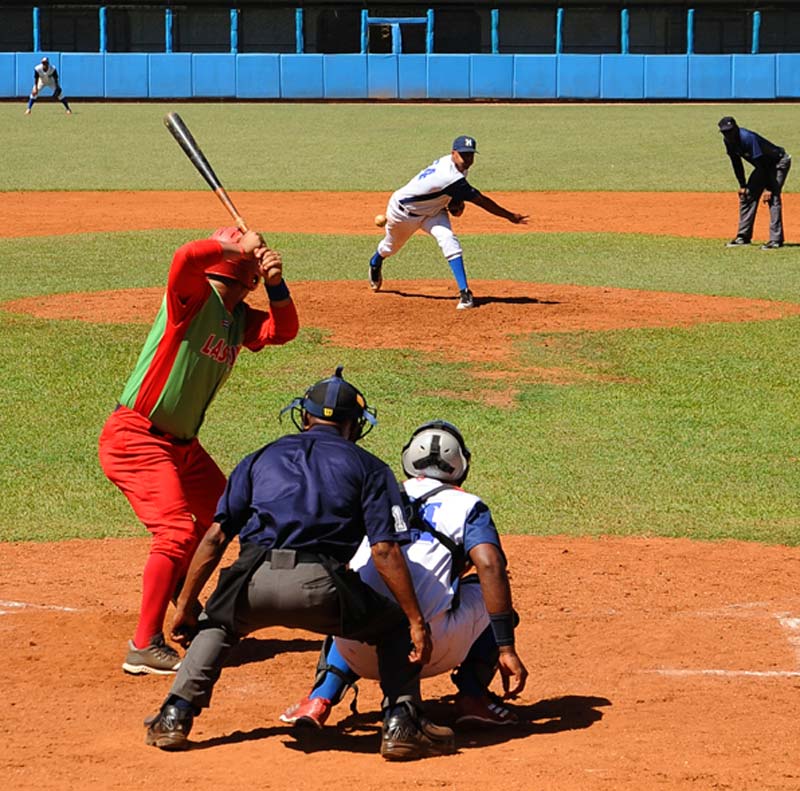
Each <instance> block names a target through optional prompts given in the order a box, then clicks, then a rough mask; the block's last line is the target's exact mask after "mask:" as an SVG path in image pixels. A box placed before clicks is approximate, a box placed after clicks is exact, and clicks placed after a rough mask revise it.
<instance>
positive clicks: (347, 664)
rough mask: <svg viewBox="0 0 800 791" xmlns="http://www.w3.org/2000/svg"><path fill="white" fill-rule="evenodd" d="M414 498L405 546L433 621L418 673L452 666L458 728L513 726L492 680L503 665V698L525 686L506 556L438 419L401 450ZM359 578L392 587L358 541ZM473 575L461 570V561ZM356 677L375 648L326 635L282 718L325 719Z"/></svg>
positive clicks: (374, 669) (374, 666)
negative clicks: (308, 679)
mask: <svg viewBox="0 0 800 791" xmlns="http://www.w3.org/2000/svg"><path fill="white" fill-rule="evenodd" d="M401 458H402V464H403V471H404V472H405V473H406V475H408V476H409V479H408V480H407V481H406V482H405V484H404V487H405V492H406V496H407V497H408V498H409V500H410V510H409V513H410V518H409V519H408V522H409V525H410V527H411V530H410V533H411V539H412V540H411V542H410V543H408V544H406V545H404V546H403V553H404V554H405V556H406V561H407V563H408V568H409V571H410V572H411V579H412V582H413V584H414V588H415V590H416V593H417V598H418V600H419V604H420V607H421V608H422V614H423V616H424V617H425V620H426V621H427V622H428V623H429V624H430V627H431V637H432V640H433V653H432V654H431V659H430V661H429V662H428V663H427V664H426V665H425V666H424V667H423V668H422V673H421V677H422V678H425V677H428V676H435V675H438V674H440V673H445V672H447V671H449V670H452V669H453V668H457V669H456V670H455V672H454V673H453V676H452V677H453V681H454V683H455V685H456V687H457V688H458V694H457V695H456V698H455V708H456V717H455V724H456V726H458V727H461V728H463V727H470V726H479V727H498V726H499V727H502V726H505V725H513V724H515V723H516V722H517V721H518V720H517V717H516V715H515V714H514V713H513V712H512V711H511V710H510V709H509V708H508V707H507V706H505V705H504V704H503V702H502V701H501V700H500V699H499V698H498V697H497V696H495V695H493V694H492V693H490V692H489V684H490V683H491V681H492V678H493V677H494V675H495V672H496V670H498V669H499V671H500V676H501V678H502V682H503V691H504V693H505V694H504V697H506V698H514V697H516V696H517V695H518V694H519V693H520V692H522V690H523V688H524V687H525V681H526V679H527V676H528V671H527V669H526V668H525V665H524V664H523V663H522V660H521V659H520V658H519V656H518V654H517V652H516V649H515V647H514V628H515V625H516V621H517V618H516V615H515V613H514V608H513V606H512V603H511V586H510V584H509V579H508V574H507V572H506V559H505V555H504V554H503V549H502V547H501V545H500V536H499V535H498V533H497V529H496V528H495V525H494V521H493V519H492V515H491V512H490V511H489V508H488V507H487V506H486V504H485V503H484V502H483V501H482V500H481V499H480V498H479V497H476V496H475V495H474V494H470V493H468V492H466V491H464V490H463V489H462V488H461V485H462V484H463V483H464V480H465V479H466V477H467V474H468V473H469V464H470V458H471V454H470V451H469V449H468V448H467V445H466V444H465V442H464V438H463V436H462V435H461V432H460V431H459V430H458V429H457V428H456V427H455V426H454V425H453V424H452V423H448V422H447V421H444V420H434V421H430V422H428V423H423V424H422V425H421V426H419V427H418V428H416V429H415V430H414V432H413V433H412V435H411V438H410V439H409V440H408V442H407V443H406V445H405V447H404V448H403V452H402V457H401ZM350 567H351V568H353V569H355V570H356V571H358V573H359V575H360V576H361V579H362V580H363V581H364V582H366V583H367V584H368V585H370V586H371V587H373V588H375V590H377V591H378V592H379V593H381V594H383V595H384V596H386V595H390V594H389V591H388V590H387V588H386V586H385V585H384V584H382V581H381V579H380V577H379V575H378V573H377V572H376V569H375V565H374V563H373V561H372V560H371V559H370V556H369V547H368V546H367V545H366V544H365V543H362V545H361V547H360V548H359V551H358V552H357V553H356V554H355V556H354V557H353V558H352V559H351V561H350ZM467 567H472V568H473V569H474V570H475V572H476V573H475V574H469V575H467V576H463V575H462V572H463V571H464V569H465V568H467ZM359 676H363V677H365V678H378V658H377V655H376V653H375V649H374V648H373V647H372V646H370V645H367V644H366V643H363V642H358V641H356V640H348V639H343V638H341V637H337V638H336V639H335V640H334V639H332V638H328V639H327V640H326V641H325V643H324V644H323V648H322V654H321V656H320V661H319V664H318V668H317V678H316V680H315V682H314V688H313V689H312V690H311V692H310V693H309V694H308V695H307V696H306V697H304V698H303V699H302V700H301V701H300V702H299V703H295V704H294V705H293V706H290V707H289V708H288V709H287V710H286V711H285V712H284V713H283V714H282V715H281V720H282V721H283V722H287V723H290V724H293V725H312V726H314V727H317V728H321V727H322V726H323V724H324V723H325V721H326V720H327V718H328V716H329V714H330V711H331V707H332V706H333V705H335V704H336V703H338V702H339V701H340V700H341V699H342V696H343V695H344V693H345V691H346V688H347V686H348V685H352V684H353V683H354V682H355V681H356V680H357V679H358V678H359Z"/></svg>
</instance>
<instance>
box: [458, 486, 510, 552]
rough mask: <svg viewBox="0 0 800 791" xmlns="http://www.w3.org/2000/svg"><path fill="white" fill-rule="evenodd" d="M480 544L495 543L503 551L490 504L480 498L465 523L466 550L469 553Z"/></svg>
mask: <svg viewBox="0 0 800 791" xmlns="http://www.w3.org/2000/svg"><path fill="white" fill-rule="evenodd" d="M478 544H494V545H495V546H496V547H497V548H498V549H499V550H500V552H501V553H502V552H503V548H502V547H501V546H500V536H499V535H498V534H497V528H496V527H495V525H494V520H493V519H492V513H491V511H490V510H489V506H487V505H486V503H484V502H481V501H480V500H479V501H478V502H477V503H475V505H474V506H473V508H472V510H471V511H470V512H469V515H468V516H467V521H466V522H465V524H464V550H465V551H466V553H467V554H469V553H470V552H471V551H472V549H473V548H474V547H476V546H478ZM503 559H505V554H503Z"/></svg>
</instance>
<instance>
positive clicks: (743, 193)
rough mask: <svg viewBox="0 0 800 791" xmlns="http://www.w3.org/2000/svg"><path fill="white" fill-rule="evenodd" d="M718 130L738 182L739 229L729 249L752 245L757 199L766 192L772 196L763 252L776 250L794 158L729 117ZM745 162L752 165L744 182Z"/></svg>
mask: <svg viewBox="0 0 800 791" xmlns="http://www.w3.org/2000/svg"><path fill="white" fill-rule="evenodd" d="M718 126H719V131H720V132H721V133H722V136H723V139H724V141H725V151H726V152H727V154H728V156H729V157H730V160H731V165H733V172H734V175H735V176H736V180H737V181H738V182H739V230H738V231H737V232H736V238H735V239H733V240H732V241H731V242H729V243H728V247H739V246H742V245H748V244H750V241H751V239H752V237H753V226H754V225H755V221H756V211H757V210H758V199H759V198H760V197H761V194H762V193H763V192H764V190H767V192H768V193H769V199H768V201H767V202H768V203H769V241H768V242H767V243H766V244H765V245H763V247H762V250H774V249H777V248H778V247H782V246H783V241H784V238H783V203H782V200H781V193H782V192H783V184H784V182H785V181H786V177H787V176H788V175H789V169H790V168H791V166H792V158H791V157H790V156H789V154H787V153H786V151H785V150H784V149H783V148H781V147H780V146H776V145H775V144H774V143H770V141H769V140H767V139H766V138H764V137H761V135H759V134H756V133H755V132H752V131H750V130H749V129H744V128H743V127H740V126H738V125H737V123H736V119H735V118H732V117H731V116H729V115H726V116H725V117H724V118H722V119H720V121H719V124H718ZM743 159H744V160H746V161H747V162H749V163H750V164H751V165H752V166H753V171H752V172H751V173H750V178H749V179H747V180H745V174H744V165H742V160H743Z"/></svg>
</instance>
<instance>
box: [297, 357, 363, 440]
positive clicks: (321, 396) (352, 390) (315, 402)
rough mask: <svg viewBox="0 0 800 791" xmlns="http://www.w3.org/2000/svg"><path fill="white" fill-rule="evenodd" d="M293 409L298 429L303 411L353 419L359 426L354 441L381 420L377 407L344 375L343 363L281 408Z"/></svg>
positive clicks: (325, 417)
mask: <svg viewBox="0 0 800 791" xmlns="http://www.w3.org/2000/svg"><path fill="white" fill-rule="evenodd" d="M284 412H291V415H292V422H293V423H294V425H295V426H296V427H297V429H298V431H303V413H305V412H307V413H308V414H309V415H313V416H314V417H318V418H320V419H321V420H330V421H331V422H333V423H344V422H345V421H346V420H352V421H353V423H354V424H355V426H356V432H355V436H354V437H353V442H358V440H360V439H362V438H363V437H366V436H367V434H369V432H370V431H372V429H373V428H374V427H375V426H376V425H377V424H378V419H377V417H376V415H377V411H376V410H375V409H373V408H372V407H369V406H367V401H366V399H365V398H364V396H363V395H362V394H361V391H360V390H358V388H356V387H354V386H353V385H351V384H350V382H348V381H346V380H345V379H344V377H343V376H342V366H341V365H340V366H338V367H337V368H336V371H335V372H334V374H333V376H331V377H328V378H327V379H322V380H321V381H319V382H317V383H316V384H313V385H311V387H309V388H308V390H306V392H305V393H304V394H303V396H302V397H301V398H295V399H294V400H293V401H292V402H291V403H290V404H288V405H287V406H285V407H284V408H283V409H282V410H281V415H283V414H284Z"/></svg>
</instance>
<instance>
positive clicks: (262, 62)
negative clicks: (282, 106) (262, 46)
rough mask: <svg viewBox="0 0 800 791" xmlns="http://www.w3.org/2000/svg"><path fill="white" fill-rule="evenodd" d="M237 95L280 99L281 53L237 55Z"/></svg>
mask: <svg viewBox="0 0 800 791" xmlns="http://www.w3.org/2000/svg"><path fill="white" fill-rule="evenodd" d="M236 95H237V96H240V97H241V98H242V99H280V98H281V58H280V55H277V54H275V55H249V54H248V55H237V56H236Z"/></svg>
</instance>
